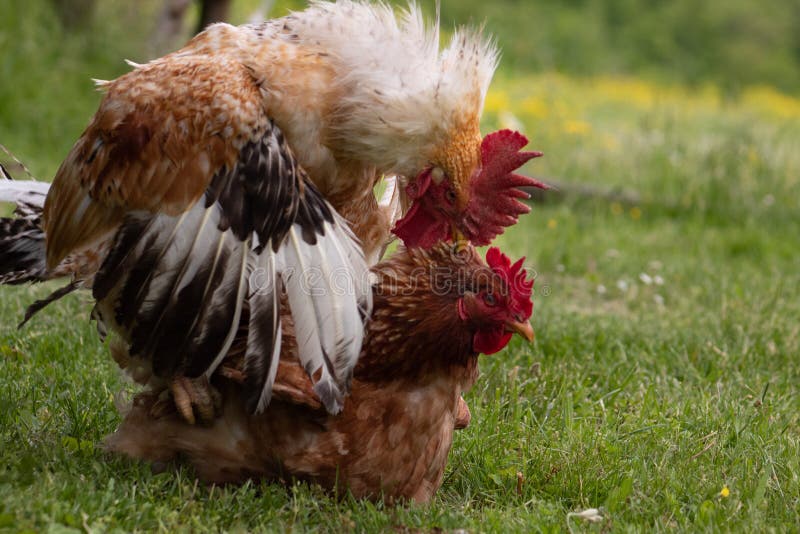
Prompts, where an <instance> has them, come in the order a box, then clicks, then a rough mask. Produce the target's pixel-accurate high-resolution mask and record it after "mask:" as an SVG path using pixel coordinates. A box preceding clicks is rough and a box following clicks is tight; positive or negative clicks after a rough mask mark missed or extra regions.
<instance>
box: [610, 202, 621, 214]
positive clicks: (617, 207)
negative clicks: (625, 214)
mask: <svg viewBox="0 0 800 534" xmlns="http://www.w3.org/2000/svg"><path fill="white" fill-rule="evenodd" d="M611 213H613V214H614V215H621V214H622V204H620V203H619V202H612V203H611Z"/></svg>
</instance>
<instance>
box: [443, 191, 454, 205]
mask: <svg viewBox="0 0 800 534" xmlns="http://www.w3.org/2000/svg"><path fill="white" fill-rule="evenodd" d="M444 198H445V199H446V200H447V201H448V202H449V203H450V204H455V203H456V192H455V191H453V190H452V189H448V190H447V191H445V192H444Z"/></svg>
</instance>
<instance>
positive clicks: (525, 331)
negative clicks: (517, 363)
mask: <svg viewBox="0 0 800 534" xmlns="http://www.w3.org/2000/svg"><path fill="white" fill-rule="evenodd" d="M506 332H514V333H515V334H519V335H521V336H522V337H524V338H525V339H527V340H528V341H533V327H532V326H531V323H529V322H528V321H522V322H515V321H508V322H507V323H506Z"/></svg>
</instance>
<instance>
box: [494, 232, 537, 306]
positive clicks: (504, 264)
mask: <svg viewBox="0 0 800 534" xmlns="http://www.w3.org/2000/svg"><path fill="white" fill-rule="evenodd" d="M524 261H525V258H520V259H519V260H517V262H516V263H515V264H513V265H512V264H511V260H510V259H509V257H508V256H506V255H505V254H503V253H502V252H500V249H499V248H497V247H491V248H490V249H489V250H488V251H487V252H486V263H487V264H488V265H489V268H491V269H492V271H494V272H495V273H496V274H497V275H499V276H500V277H501V278H502V279H503V280H504V281H505V282H506V284H507V285H508V294H509V306H510V307H511V309H512V310H513V311H514V312H515V313H519V314H521V315H522V316H523V317H522V320H527V319H529V318H530V316H531V314H532V313H533V301H532V300H531V294H532V293H533V282H534V280H533V279H532V278H531V279H530V280H528V279H527V278H526V274H527V273H526V272H525V269H524V268H523V267H522V262H524Z"/></svg>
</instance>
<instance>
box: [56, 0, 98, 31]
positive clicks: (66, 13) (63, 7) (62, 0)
mask: <svg viewBox="0 0 800 534" xmlns="http://www.w3.org/2000/svg"><path fill="white" fill-rule="evenodd" d="M50 1H51V2H52V3H53V6H54V7H55V8H56V15H58V20H59V21H60V22H61V25H62V26H63V27H64V28H65V29H67V30H74V29H78V28H83V27H86V26H88V25H89V23H90V22H91V20H92V16H93V15H94V8H95V0H50Z"/></svg>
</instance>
